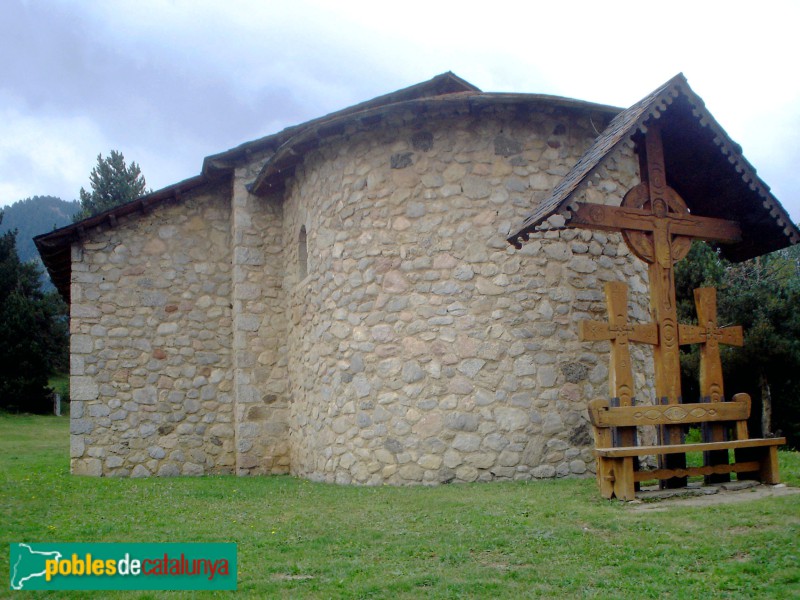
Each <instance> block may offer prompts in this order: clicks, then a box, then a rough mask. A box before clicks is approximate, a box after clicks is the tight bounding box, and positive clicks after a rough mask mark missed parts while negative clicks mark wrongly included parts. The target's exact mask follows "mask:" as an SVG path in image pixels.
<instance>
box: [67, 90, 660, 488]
mask: <svg viewBox="0 0 800 600" xmlns="http://www.w3.org/2000/svg"><path fill="white" fill-rule="evenodd" d="M432 81H433V82H436V83H431V82H428V83H427V84H420V86H415V87H414V88H409V90H411V91H410V92H409V90H404V91H401V92H396V93H395V94H394V95H392V94H390V95H388V96H386V97H383V98H379V99H376V100H375V101H372V103H367V104H366V105H364V106H359V107H354V108H353V109H347V110H345V111H342V112H341V113H335V114H334V115H331V116H329V117H326V118H324V119H321V120H317V121H312V122H310V123H308V124H304V125H303V126H298V127H296V128H293V129H291V130H287V131H285V132H281V133H280V134H276V135H274V136H269V137H268V138H264V139H262V140H258V141H256V142H252V143H250V144H249V145H245V146H243V147H240V148H238V149H234V150H231V151H229V152H228V153H223V154H221V155H217V156H216V157H209V159H207V160H206V166H204V174H203V176H201V177H199V178H195V179H193V180H187V182H185V185H182V184H177V187H175V189H177V190H178V192H179V193H178V192H176V191H175V190H174V189H172V188H170V189H169V190H167V191H165V192H163V193H162V194H161V195H160V196H159V195H158V193H157V194H156V196H154V198H156V199H159V203H158V204H157V206H155V207H153V208H150V209H148V210H145V208H146V205H145V203H143V204H142V210H139V211H133V210H129V211H128V212H125V211H119V212H118V213H115V215H114V218H113V219H110V218H109V219H108V220H103V221H102V222H100V221H97V223H96V224H94V222H93V224H92V225H93V226H92V227H88V224H87V227H86V228H85V231H84V233H83V238H82V239H80V240H79V241H76V242H75V243H74V244H73V245H72V250H71V252H72V254H71V280H70V288H69V289H70V293H71V329H72V338H71V352H72V364H71V374H72V377H71V398H72V409H71V410H72V414H71V456H72V471H73V473H75V474H83V475H95V476H131V477H143V476H170V475H201V474H211V473H235V474H238V475H246V474H271V473H292V474H295V475H298V476H301V477H306V478H309V479H313V480H319V481H327V482H335V483H341V484H350V483H353V484H364V485H378V484H383V483H388V484H403V485H404V484H437V483H445V482H469V481H488V480H519V479H533V478H548V477H562V476H567V475H582V474H584V473H588V472H593V470H594V459H593V455H592V450H591V445H592V442H591V437H590V434H589V427H588V422H587V418H588V417H587V414H586V404H587V402H588V400H590V399H592V398H594V397H598V396H605V395H606V393H607V385H608V384H607V375H608V373H607V347H606V346H605V345H604V344H603V343H597V344H594V345H590V344H585V343H580V342H579V341H578V339H577V322H578V321H580V320H582V319H586V318H601V319H602V318H604V310H605V309H604V304H603V295H602V286H603V283H604V282H606V281H611V280H621V281H625V282H626V283H627V284H628V285H629V287H630V289H631V300H630V302H631V308H630V314H631V318H632V319H633V320H642V321H644V320H647V319H648V300H647V278H646V269H645V266H644V265H643V264H642V263H641V262H640V261H638V260H637V259H635V258H634V257H632V256H631V255H630V254H629V252H628V250H627V248H626V246H625V244H624V243H622V240H621V239H620V238H619V237H618V236H617V235H607V234H604V233H600V232H590V231H585V230H584V231H578V230H557V229H554V230H551V231H545V232H543V233H541V234H537V237H536V239H535V240H534V241H532V242H531V243H529V244H527V245H525V246H524V247H523V249H522V250H521V251H517V250H515V249H513V248H511V247H510V246H509V245H508V244H507V242H506V240H505V238H506V236H507V235H508V233H509V231H510V229H511V228H512V226H513V225H514V224H516V223H518V222H520V221H521V220H522V219H524V217H525V216H526V214H527V213H529V212H530V210H531V207H532V206H535V204H536V203H537V202H541V200H542V199H543V198H544V197H545V196H546V194H547V193H548V192H549V191H550V190H551V189H552V188H553V187H554V186H555V185H556V184H557V183H558V181H559V180H560V179H561V178H562V177H563V176H564V175H565V174H566V173H567V171H568V170H569V169H570V167H572V165H573V164H575V162H576V161H577V160H578V158H579V157H580V156H581V154H582V153H583V152H584V150H585V149H586V148H587V147H588V146H589V145H590V144H591V142H592V140H593V139H594V138H595V137H597V131H598V130H599V129H602V128H603V127H604V126H605V125H606V124H607V122H608V120H609V119H610V118H611V117H612V116H613V115H614V114H615V112H616V111H615V110H614V109H609V108H608V107H602V106H598V105H592V104H588V103H583V102H577V101H571V100H565V99H560V98H549V97H543V96H533V95H526V94H484V93H480V92H478V91H476V90H475V89H474V88H471V87H465V86H462V88H463V89H461V88H459V87H458V85H456V84H451V87H452V86H454V89H452V90H451V89H448V90H445V91H441V86H442V85H444V84H443V83H442V81H440V80H438V79H435V80H432ZM459 81H460V80H459ZM456 83H457V82H456ZM426 85H427V87H426ZM459 85H460V84H459ZM467 85H468V84H467ZM436 86H439V87H438V88H437V87H436ZM290 150H291V152H290ZM287 161H292V163H291V168H283V167H281V166H280V165H284V164H289V162H287ZM276 165H277V166H276ZM279 167H280V168H279ZM263 182H268V183H263ZM636 183H638V179H637V162H636V159H635V157H634V156H633V154H632V152H631V151H630V150H629V149H623V150H621V151H620V152H619V153H618V155H617V156H616V157H615V158H614V159H613V160H611V161H608V162H607V163H606V164H605V166H604V168H603V169H602V170H601V172H600V176H599V178H598V179H597V185H594V186H591V187H589V188H588V189H587V190H586V192H585V194H586V199H587V200H589V201H592V202H604V203H615V202H616V203H619V201H620V198H621V195H622V193H623V192H624V191H625V190H627V189H629V188H631V187H632V186H633V185H635V184H636ZM647 352H648V351H647V350H646V349H643V348H641V347H636V346H635V347H634V348H633V353H634V370H635V372H636V373H637V375H636V384H637V388H638V389H637V394H641V395H642V396H643V397H650V396H651V395H652V382H651V381H650V380H649V379H647V378H646V377H645V375H644V374H645V373H651V372H652V366H651V359H650V357H649V354H647Z"/></svg>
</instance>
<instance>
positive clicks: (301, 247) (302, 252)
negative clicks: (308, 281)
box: [297, 225, 308, 279]
mask: <svg viewBox="0 0 800 600" xmlns="http://www.w3.org/2000/svg"><path fill="white" fill-rule="evenodd" d="M297 267H298V273H299V275H300V279H305V277H306V275H308V236H307V235H306V226H305V225H303V226H302V227H300V235H299V236H297Z"/></svg>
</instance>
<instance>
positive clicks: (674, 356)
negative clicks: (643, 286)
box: [570, 122, 742, 485]
mask: <svg viewBox="0 0 800 600" xmlns="http://www.w3.org/2000/svg"><path fill="white" fill-rule="evenodd" d="M638 150H639V173H640V178H641V180H642V182H641V183H640V184H639V185H637V186H635V187H634V188H632V189H631V190H629V191H628V193H627V194H625V197H624V198H623V200H622V205H621V206H619V207H613V206H605V205H600V204H581V205H579V208H578V209H577V210H576V211H575V214H574V215H573V217H572V219H571V221H570V224H571V225H574V226H577V227H586V228H590V229H604V230H612V231H621V232H622V236H623V238H624V239H625V242H626V243H627V245H628V247H629V248H630V249H631V251H632V252H633V253H634V254H635V255H636V256H638V257H639V258H641V259H642V260H644V261H645V262H646V263H647V264H648V275H649V279H650V307H651V310H652V313H653V319H654V320H655V322H656V323H657V324H658V338H659V343H658V345H657V346H656V347H655V350H654V352H653V363H654V367H655V387H656V395H657V396H658V398H659V399H660V401H661V402H662V403H668V404H678V403H680V401H681V384H680V349H679V342H678V313H677V308H676V302H675V277H674V269H673V265H674V264H675V262H677V261H679V260H680V259H682V258H683V257H684V256H686V254H687V253H688V251H689V247H690V246H691V242H692V239H702V240H714V241H718V242H727V243H731V242H737V241H740V240H741V237H742V233H741V229H740V227H739V224H738V223H736V222H734V221H726V220H723V219H712V218H708V217H699V216H696V215H692V214H690V213H689V209H688V207H687V206H686V203H685V202H684V201H683V199H682V198H681V197H680V196H679V195H678V193H677V192H676V191H675V190H673V189H672V188H670V187H669V186H668V185H667V178H666V170H665V167H664V148H663V145H662V141H661V131H660V128H659V125H658V123H657V122H656V123H653V124H652V125H649V126H648V130H647V133H646V134H645V136H644V143H643V144H639V147H638ZM681 435H682V431H681V428H680V427H674V426H673V427H667V428H666V430H665V436H666V439H665V440H664V441H665V443H667V444H675V443H680V440H681ZM683 460H684V459H683V457H681V456H680V455H671V457H670V458H669V460H668V463H670V464H669V466H672V467H680V466H681V464H680V463H681V461H683ZM683 464H685V462H684V463H683ZM673 484H676V485H682V484H683V482H673Z"/></svg>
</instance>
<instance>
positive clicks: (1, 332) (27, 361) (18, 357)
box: [0, 213, 68, 413]
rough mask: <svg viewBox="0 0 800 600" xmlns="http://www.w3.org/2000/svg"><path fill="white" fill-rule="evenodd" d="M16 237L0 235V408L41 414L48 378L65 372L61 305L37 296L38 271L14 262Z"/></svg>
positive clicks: (47, 402)
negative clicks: (53, 372)
mask: <svg viewBox="0 0 800 600" xmlns="http://www.w3.org/2000/svg"><path fill="white" fill-rule="evenodd" d="M0 222H2V213H0ZM16 238H17V232H16V230H12V231H8V232H6V233H4V234H3V235H0V409H3V410H9V411H13V412H34V413H46V412H50V411H51V410H52V404H51V402H50V399H49V392H50V390H49V389H48V388H47V379H48V376H49V375H50V373H51V372H52V371H53V370H54V368H55V367H59V368H61V369H64V368H65V367H66V364H65V363H66V360H65V356H66V352H67V346H68V342H67V331H68V328H67V322H66V306H65V305H64V303H63V301H60V300H59V299H58V298H56V295H55V293H53V294H48V295H45V294H43V293H42V292H41V290H40V287H39V281H40V276H41V272H40V270H39V268H38V267H37V266H36V265H35V263H33V262H27V263H23V262H20V260H19V257H18V256H17V248H16Z"/></svg>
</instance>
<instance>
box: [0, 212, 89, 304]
mask: <svg viewBox="0 0 800 600" xmlns="http://www.w3.org/2000/svg"><path fill="white" fill-rule="evenodd" d="M80 208H81V205H80V203H79V202H78V201H76V200H73V201H72V202H67V201H66V200H62V199H61V198H56V197H54V196H34V197H33V198H27V199H25V200H20V201H18V202H15V203H14V204H12V205H11V206H6V207H5V208H4V209H2V210H3V213H4V216H3V222H2V224H0V234H3V233H5V232H6V231H10V230H12V229H17V230H18V232H19V233H18V234H17V254H18V255H19V260H20V262H23V263H25V262H28V261H29V260H35V261H36V263H37V264H38V265H39V267H40V268H42V270H44V269H43V267H42V263H41V260H40V258H39V253H38V252H37V251H36V246H35V245H34V243H33V238H34V236H37V235H39V234H42V233H47V232H48V231H52V230H53V229H57V228H59V227H63V226H64V225H69V224H70V223H72V215H74V214H75V213H77V212H78V211H79V210H80ZM44 278H45V279H46V284H47V285H46V287H48V288H50V287H51V286H50V281H49V279H47V275H45V276H44Z"/></svg>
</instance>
